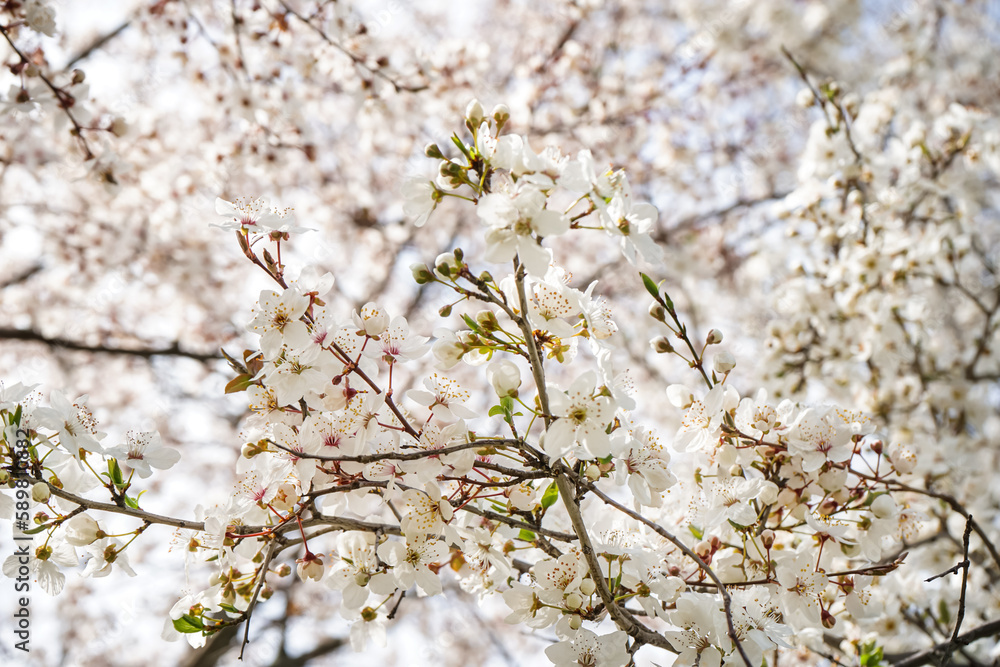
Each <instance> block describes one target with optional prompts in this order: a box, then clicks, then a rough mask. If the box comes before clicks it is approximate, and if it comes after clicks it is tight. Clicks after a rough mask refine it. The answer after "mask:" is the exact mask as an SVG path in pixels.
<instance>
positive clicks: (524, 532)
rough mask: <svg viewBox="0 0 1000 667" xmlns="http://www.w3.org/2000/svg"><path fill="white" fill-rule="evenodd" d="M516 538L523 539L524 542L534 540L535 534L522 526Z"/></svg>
mask: <svg viewBox="0 0 1000 667" xmlns="http://www.w3.org/2000/svg"><path fill="white" fill-rule="evenodd" d="M517 539H519V540H524V541H525V542H534V541H535V534H534V533H533V532H531V531H530V530H528V529H527V528H522V529H521V532H520V533H518V534H517Z"/></svg>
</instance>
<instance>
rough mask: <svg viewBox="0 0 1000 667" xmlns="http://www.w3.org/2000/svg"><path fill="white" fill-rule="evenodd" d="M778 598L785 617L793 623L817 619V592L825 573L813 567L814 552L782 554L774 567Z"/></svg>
mask: <svg viewBox="0 0 1000 667" xmlns="http://www.w3.org/2000/svg"><path fill="white" fill-rule="evenodd" d="M775 575H776V577H777V579H778V584H779V586H778V599H779V600H780V601H781V607H782V612H783V613H784V617H785V620H786V621H787V622H789V623H792V624H793V625H795V626H797V627H801V626H804V625H805V624H812V625H816V624H818V623H819V622H820V595H821V594H822V593H823V589H824V588H826V584H827V577H826V575H825V574H823V573H822V572H817V571H816V561H815V556H813V555H812V554H810V553H809V552H808V551H807V550H801V551H799V552H797V553H788V554H782V555H781V558H779V559H778V561H777V565H776V567H775Z"/></svg>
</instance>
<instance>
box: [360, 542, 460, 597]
mask: <svg viewBox="0 0 1000 667" xmlns="http://www.w3.org/2000/svg"><path fill="white" fill-rule="evenodd" d="M377 552H378V555H379V558H381V559H382V560H384V561H385V562H386V563H387V564H388V565H389V567H391V568H392V576H394V577H395V578H396V585H397V586H398V587H399V588H401V589H403V590H409V589H410V588H411V587H412V586H414V585H416V587H417V590H418V591H419V593H420V595H439V594H440V593H441V579H440V578H439V577H438V576H437V575H436V574H435V573H434V572H433V571H431V569H430V567H431V566H436V565H437V564H438V563H442V562H444V561H445V560H447V557H448V548H447V547H446V546H445V544H444V542H441V541H439V540H437V539H435V538H432V537H429V536H427V535H421V536H419V537H414V538H409V537H408V538H407V539H406V543H405V544H404V543H403V542H400V541H399V540H390V541H388V542H383V543H382V544H380V545H379V547H378V549H377Z"/></svg>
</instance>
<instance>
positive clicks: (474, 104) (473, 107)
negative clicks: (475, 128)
mask: <svg viewBox="0 0 1000 667" xmlns="http://www.w3.org/2000/svg"><path fill="white" fill-rule="evenodd" d="M485 116H486V110H485V109H483V105H482V104H480V103H479V100H472V101H471V102H469V106H467V107H465V117H466V118H468V119H469V120H470V121H472V124H473V125H479V124H480V123H481V122H483V118H484V117H485Z"/></svg>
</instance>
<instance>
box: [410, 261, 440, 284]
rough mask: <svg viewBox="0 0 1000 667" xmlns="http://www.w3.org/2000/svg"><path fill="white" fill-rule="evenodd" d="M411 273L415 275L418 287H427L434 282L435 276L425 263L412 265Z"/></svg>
mask: <svg viewBox="0 0 1000 667" xmlns="http://www.w3.org/2000/svg"><path fill="white" fill-rule="evenodd" d="M410 273H411V274H413V280H414V281H415V282H416V283H417V284H418V285H426V284H427V283H429V282H431V281H433V280H434V274H433V273H431V270H430V269H428V268H427V265H426V264H424V263H423V262H417V263H416V264H410Z"/></svg>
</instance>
